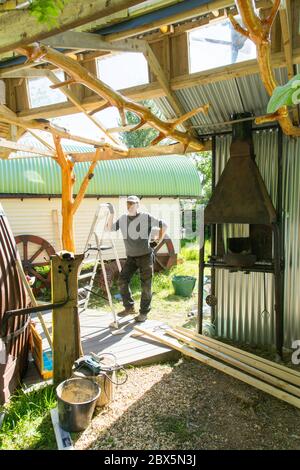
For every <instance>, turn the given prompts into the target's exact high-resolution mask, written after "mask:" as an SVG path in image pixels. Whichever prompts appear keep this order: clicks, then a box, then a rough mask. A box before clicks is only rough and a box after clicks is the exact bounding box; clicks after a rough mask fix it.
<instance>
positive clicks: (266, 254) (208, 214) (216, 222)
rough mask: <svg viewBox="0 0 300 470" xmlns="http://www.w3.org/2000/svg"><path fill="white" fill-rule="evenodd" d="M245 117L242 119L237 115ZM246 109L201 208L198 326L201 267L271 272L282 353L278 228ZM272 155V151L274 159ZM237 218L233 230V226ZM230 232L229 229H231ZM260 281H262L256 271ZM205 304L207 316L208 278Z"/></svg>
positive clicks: (278, 345)
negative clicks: (207, 239)
mask: <svg viewBox="0 0 300 470" xmlns="http://www.w3.org/2000/svg"><path fill="white" fill-rule="evenodd" d="M245 117H246V120H243V118H245ZM248 117H249V114H248V115H246V116H245V115H242V116H241V115H238V116H237V115H235V116H233V120H234V121H236V120H238V121H239V122H237V123H235V122H233V124H232V143H231V147H230V158H229V160H228V161H227V163H226V165H225V168H224V170H223V172H222V174H221V176H220V178H219V181H218V183H217V185H216V187H215V188H214V190H213V194H212V196H211V199H210V201H209V202H208V204H207V206H206V208H205V211H204V223H205V224H206V225H210V226H211V232H212V233H213V237H212V245H213V249H212V254H211V256H210V257H209V259H208V261H207V262H204V248H203V249H202V250H201V251H200V262H199V306H198V307H199V308H198V331H199V332H201V331H202V311H203V300H204V299H203V289H202V288H201V285H202V284H203V274H204V269H205V268H206V267H210V268H211V269H212V278H213V277H214V276H213V275H214V273H215V271H214V270H215V269H228V270H229V271H230V272H232V273H234V272H244V273H245V274H248V273H250V272H261V273H273V274H274V276H275V302H274V304H275V327H276V349H277V352H278V354H279V355H281V354H282V345H283V319H282V317H283V314H282V282H281V281H282V269H283V264H282V260H281V258H282V257H281V245H280V230H279V224H278V218H277V214H276V210H275V208H274V205H273V203H272V200H271V197H270V195H269V194H268V191H267V188H266V185H265V183H264V181H263V178H262V176H261V174H260V171H259V169H258V166H257V164H256V162H255V154H254V146H253V140H252V122H251V121H250V120H249V119H248ZM276 158H277V155H274V159H276ZM236 224H239V232H240V233H239V235H238V236H235V232H236V231H234V230H232V228H233V226H235V227H236ZM232 232H234V235H232ZM262 282H264V280H263V277H262ZM208 304H209V305H210V306H211V308H212V317H214V309H215V308H216V307H215V306H216V304H217V299H216V298H215V294H214V282H212V295H210V296H209V299H208Z"/></svg>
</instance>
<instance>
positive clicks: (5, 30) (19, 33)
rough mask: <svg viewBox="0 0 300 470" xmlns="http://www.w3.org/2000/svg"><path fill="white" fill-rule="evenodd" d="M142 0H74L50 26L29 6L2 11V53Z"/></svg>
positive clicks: (0, 45)
mask: <svg viewBox="0 0 300 470" xmlns="http://www.w3.org/2000/svg"><path fill="white" fill-rule="evenodd" d="M139 3H141V0H110V1H109V2H108V1H107V0H89V1H88V2H82V0H71V1H70V2H67V3H66V5H65V6H64V8H63V11H62V12H61V14H60V15H59V17H58V19H57V21H58V25H57V26H55V27H52V28H49V25H48V23H40V22H38V21H37V20H36V17H35V16H33V15H31V14H30V12H29V11H28V10H19V11H12V12H9V13H6V14H5V15H1V29H0V53H3V52H7V51H11V50H13V49H16V48H17V47H19V46H24V45H26V44H31V43H33V42H36V41H40V40H41V39H45V38H47V37H50V36H53V35H55V34H59V33H61V32H63V31H67V30H69V29H73V28H76V27H78V26H80V25H84V24H86V23H89V22H91V21H94V20H97V19H99V18H104V17H106V16H108V15H111V14H113V13H116V12H118V11H121V10H124V9H126V8H129V7H132V6H134V5H138V4H139Z"/></svg>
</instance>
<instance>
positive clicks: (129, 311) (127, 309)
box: [117, 307, 136, 317]
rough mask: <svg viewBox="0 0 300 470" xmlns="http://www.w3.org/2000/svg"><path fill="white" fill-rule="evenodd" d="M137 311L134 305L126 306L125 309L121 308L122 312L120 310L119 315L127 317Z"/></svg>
mask: <svg viewBox="0 0 300 470" xmlns="http://www.w3.org/2000/svg"><path fill="white" fill-rule="evenodd" d="M135 314H136V311H135V310H134V307H125V308H124V310H121V312H118V313H117V315H118V317H127V315H135Z"/></svg>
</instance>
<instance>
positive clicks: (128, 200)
mask: <svg viewBox="0 0 300 470" xmlns="http://www.w3.org/2000/svg"><path fill="white" fill-rule="evenodd" d="M127 202H133V203H135V204H136V203H138V202H140V200H139V198H138V197H137V196H128V197H127Z"/></svg>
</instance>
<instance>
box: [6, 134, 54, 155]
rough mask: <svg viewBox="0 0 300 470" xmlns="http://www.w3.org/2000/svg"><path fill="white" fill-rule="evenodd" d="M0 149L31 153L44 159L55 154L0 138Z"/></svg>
mask: <svg viewBox="0 0 300 470" xmlns="http://www.w3.org/2000/svg"><path fill="white" fill-rule="evenodd" d="M0 148H5V149H10V150H15V151H17V152H18V151H19V152H20V151H21V152H28V153H32V154H35V155H42V156H45V157H54V156H55V152H51V151H50V150H44V149H40V148H37V147H34V146H33V145H23V144H19V143H18V142H12V141H10V140H7V139H2V138H1V137H0Z"/></svg>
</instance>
